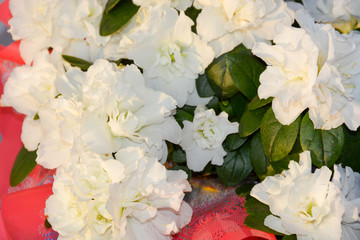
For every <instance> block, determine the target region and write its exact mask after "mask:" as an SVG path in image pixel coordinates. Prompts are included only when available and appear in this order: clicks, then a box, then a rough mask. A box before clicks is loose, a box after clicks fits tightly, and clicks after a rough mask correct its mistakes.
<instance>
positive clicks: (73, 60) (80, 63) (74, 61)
mask: <svg viewBox="0 0 360 240" xmlns="http://www.w3.org/2000/svg"><path fill="white" fill-rule="evenodd" d="M62 57H63V59H64V60H65V61H67V62H68V63H70V65H71V66H73V67H79V68H80V69H81V70H82V71H87V70H88V68H89V67H90V66H91V65H92V63H90V62H88V61H86V60H84V59H81V58H77V57H73V56H69V55H62Z"/></svg>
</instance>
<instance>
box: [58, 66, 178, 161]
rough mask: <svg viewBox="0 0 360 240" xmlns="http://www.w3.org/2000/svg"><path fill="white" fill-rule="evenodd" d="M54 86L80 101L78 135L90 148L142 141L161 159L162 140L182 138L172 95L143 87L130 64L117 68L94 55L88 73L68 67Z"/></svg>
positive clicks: (103, 149)
mask: <svg viewBox="0 0 360 240" xmlns="http://www.w3.org/2000/svg"><path fill="white" fill-rule="evenodd" d="M57 86H58V88H59V91H60V93H62V94H63V95H64V97H71V96H76V98H77V99H78V101H79V102H81V103H82V104H83V115H82V117H81V119H82V120H81V129H80V138H81V141H82V143H83V144H84V145H85V146H86V148H87V149H88V150H91V151H94V152H97V153H102V154H111V153H113V152H116V151H117V150H118V149H120V148H121V147H125V146H134V145H138V146H140V145H141V147H144V148H146V149H147V151H148V152H153V153H154V154H157V156H158V157H159V158H160V159H163V160H165V159H166V157H165V158H164V156H166V153H165V154H164V153H163V150H164V144H165V140H168V141H171V142H174V143H178V142H179V141H180V134H181V129H180V126H179V125H178V124H177V122H176V121H175V119H174V118H173V117H172V115H173V114H174V110H175V108H176V102H175V100H174V99H173V98H171V97H170V96H168V95H166V94H164V93H162V92H158V91H155V90H152V89H150V88H147V87H145V82H144V78H143V76H142V74H141V73H140V71H139V70H138V69H137V67H136V66H134V65H131V66H127V67H125V68H122V69H120V70H118V69H117V68H116V65H115V64H111V63H109V62H108V61H105V60H98V61H96V62H95V63H94V65H92V66H91V67H90V68H89V69H88V71H87V72H86V73H85V72H81V71H80V70H77V69H70V70H69V71H68V72H67V73H66V75H65V76H64V77H63V78H61V79H58V81H57ZM94 126H96V127H94Z"/></svg>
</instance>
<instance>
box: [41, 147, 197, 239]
mask: <svg viewBox="0 0 360 240" xmlns="http://www.w3.org/2000/svg"><path fill="white" fill-rule="evenodd" d="M190 190H191V187H190V185H189V183H188V182H187V175H186V174H185V172H183V171H171V170H166V169H165V167H164V166H163V165H162V164H160V163H159V162H158V160H157V158H155V157H151V156H148V155H146V153H145V152H143V151H142V150H141V149H140V148H138V147H129V148H123V149H121V150H119V151H118V152H117V153H116V155H115V159H112V158H110V157H104V156H102V155H99V154H95V153H83V155H82V156H80V157H79V158H78V161H77V162H74V163H73V164H72V165H69V166H67V167H60V168H58V169H57V172H56V176H55V182H54V186H53V191H54V194H53V195H52V196H50V198H49V199H48V200H47V202H46V209H45V213H46V214H47V215H48V219H49V222H51V224H52V227H53V228H54V230H56V231H57V232H59V234H60V236H61V238H63V239H144V238H149V239H170V235H171V234H173V233H176V232H178V231H179V229H181V228H182V227H183V226H185V225H186V224H188V223H189V221H190V219H191V215H192V209H191V208H190V207H189V205H188V204H187V203H185V202H183V201H182V199H183V197H184V191H190Z"/></svg>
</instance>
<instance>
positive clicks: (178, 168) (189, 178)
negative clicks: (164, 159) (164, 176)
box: [169, 166, 192, 181]
mask: <svg viewBox="0 0 360 240" xmlns="http://www.w3.org/2000/svg"><path fill="white" fill-rule="evenodd" d="M169 170H173V171H177V170H183V171H184V172H186V174H187V175H188V181H190V180H191V177H192V171H191V170H190V169H189V168H188V167H185V166H175V167H172V168H170V169H169Z"/></svg>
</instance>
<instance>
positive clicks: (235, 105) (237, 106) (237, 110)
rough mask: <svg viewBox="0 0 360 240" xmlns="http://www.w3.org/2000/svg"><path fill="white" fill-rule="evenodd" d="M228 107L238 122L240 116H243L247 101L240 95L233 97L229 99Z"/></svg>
mask: <svg viewBox="0 0 360 240" xmlns="http://www.w3.org/2000/svg"><path fill="white" fill-rule="evenodd" d="M229 101H230V105H231V107H232V109H233V112H234V114H235V115H236V116H237V118H238V119H239V120H240V118H241V116H242V115H243V114H244V111H245V109H246V105H247V103H248V101H247V99H246V98H245V97H244V95H242V94H241V93H239V94H237V95H235V96H233V97H232V98H230V99H229Z"/></svg>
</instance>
